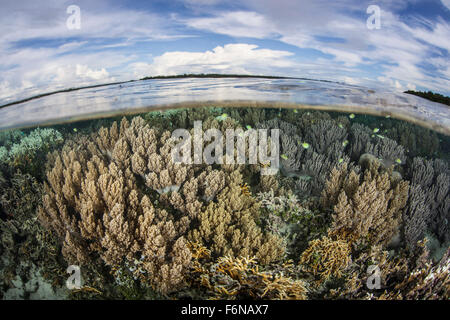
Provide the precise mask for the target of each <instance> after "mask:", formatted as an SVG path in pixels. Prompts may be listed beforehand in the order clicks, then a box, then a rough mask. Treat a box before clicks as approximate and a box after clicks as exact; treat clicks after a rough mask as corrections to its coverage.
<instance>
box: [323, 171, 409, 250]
mask: <svg viewBox="0 0 450 320" xmlns="http://www.w3.org/2000/svg"><path fill="white" fill-rule="evenodd" d="M378 169H379V166H378V165H376V164H374V165H373V166H372V167H371V168H369V169H367V170H366V171H365V172H364V176H363V177H361V175H360V174H357V173H356V172H355V171H353V170H351V171H350V172H348V166H347V163H343V164H342V165H341V166H339V167H336V168H334V169H333V170H332V172H331V175H330V178H329V180H328V181H327V184H326V187H325V190H324V191H323V194H322V199H321V202H322V206H323V207H324V208H330V209H331V208H332V209H333V212H334V214H333V222H332V226H331V229H330V231H329V233H330V235H333V236H336V237H338V238H340V239H346V240H349V241H356V240H358V239H368V240H369V242H370V243H372V244H379V243H382V244H386V243H388V242H389V241H390V240H391V239H392V237H393V236H394V235H395V234H396V233H397V232H398V230H397V229H398V226H399V223H400V220H401V216H402V209H403V208H404V207H405V205H406V201H407V198H408V189H409V183H408V182H406V181H394V182H391V177H390V175H389V173H388V172H384V173H380V172H379V170H378Z"/></svg>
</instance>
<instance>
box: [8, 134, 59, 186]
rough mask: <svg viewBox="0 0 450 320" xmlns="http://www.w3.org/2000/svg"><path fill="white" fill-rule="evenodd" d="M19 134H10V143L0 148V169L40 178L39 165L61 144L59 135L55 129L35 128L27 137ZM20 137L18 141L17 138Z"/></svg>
mask: <svg viewBox="0 0 450 320" xmlns="http://www.w3.org/2000/svg"><path fill="white" fill-rule="evenodd" d="M19 132H20V133H14V134H13V133H11V134H10V135H12V136H13V138H12V139H13V140H12V141H17V142H16V143H13V142H11V141H10V142H9V143H3V144H4V146H0V167H2V166H6V168H3V169H4V170H6V169H7V170H10V171H13V172H14V171H15V170H16V169H19V170H21V171H22V172H26V173H31V174H32V175H34V176H35V177H38V178H41V177H40V176H39V173H40V171H41V167H40V165H41V164H42V163H43V160H44V159H45V155H46V154H47V152H49V151H51V150H52V149H53V148H55V147H57V146H58V145H60V144H61V143H62V142H63V137H62V135H61V133H59V132H58V131H56V130H55V129H50V128H46V129H41V128H37V129H35V130H33V131H31V132H30V133H29V134H28V135H24V134H22V132H21V131H19ZM18 135H19V136H21V138H20V140H18V138H17V136H18Z"/></svg>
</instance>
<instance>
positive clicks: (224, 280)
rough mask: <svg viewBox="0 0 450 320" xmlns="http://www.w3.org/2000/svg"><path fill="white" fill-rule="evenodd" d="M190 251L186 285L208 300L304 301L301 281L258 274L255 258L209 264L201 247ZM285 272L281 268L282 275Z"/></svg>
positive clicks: (268, 274) (279, 273)
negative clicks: (202, 292)
mask: <svg viewBox="0 0 450 320" xmlns="http://www.w3.org/2000/svg"><path fill="white" fill-rule="evenodd" d="M191 250H192V254H193V256H194V257H195V258H194V261H193V263H192V267H191V274H190V281H191V282H192V283H193V284H197V286H200V287H202V288H206V289H207V290H208V292H210V295H212V297H211V298H212V299H249V298H250V299H271V300H274V299H279V300H304V299H306V293H307V290H306V285H305V283H304V282H303V281H302V280H294V279H292V278H289V277H287V276H285V275H283V272H276V271H275V272H274V271H269V270H267V271H264V272H263V271H260V268H259V264H258V262H257V260H256V259H255V258H249V257H237V258H236V257H231V256H225V257H220V258H218V259H217V260H216V261H212V262H209V260H210V257H209V254H208V253H209V252H208V250H207V249H206V248H205V247H202V246H201V245H198V244H195V243H194V245H192V246H191ZM289 268H290V266H285V269H286V270H285V271H289V270H288V269H289ZM287 273H288V272H287Z"/></svg>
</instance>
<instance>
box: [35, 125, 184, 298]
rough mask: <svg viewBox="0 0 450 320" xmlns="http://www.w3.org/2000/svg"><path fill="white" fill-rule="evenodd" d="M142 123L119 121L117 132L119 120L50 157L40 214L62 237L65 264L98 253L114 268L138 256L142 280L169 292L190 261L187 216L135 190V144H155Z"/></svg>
mask: <svg viewBox="0 0 450 320" xmlns="http://www.w3.org/2000/svg"><path fill="white" fill-rule="evenodd" d="M141 125H142V121H139V120H135V121H134V122H132V123H131V125H129V124H128V122H127V121H126V120H124V121H122V125H121V129H120V130H119V129H118V126H117V124H114V125H113V126H112V127H111V128H110V129H104V128H103V129H100V131H99V132H98V133H97V134H95V135H93V136H92V137H91V139H90V140H89V141H88V143H87V144H85V145H83V146H78V147H77V150H76V151H75V150H73V149H72V148H71V147H73V146H74V144H70V143H69V144H68V145H67V146H66V147H64V149H63V150H62V152H61V155H55V154H54V155H53V156H52V157H50V158H51V159H52V161H51V162H52V165H51V167H52V168H51V170H50V171H49V172H48V174H47V183H46V184H45V195H44V198H43V207H42V208H41V209H40V212H39V219H40V221H41V222H42V223H43V224H44V225H45V226H47V227H48V228H50V229H52V230H54V231H56V233H57V234H58V235H59V237H60V239H62V240H63V241H64V242H63V249H62V252H63V254H64V256H65V257H66V259H67V260H68V261H69V262H77V263H82V264H83V263H87V262H88V261H90V259H91V258H93V257H95V256H97V255H98V256H100V257H101V258H102V259H103V261H105V263H107V264H108V265H112V266H115V265H119V264H121V263H122V262H124V260H127V261H128V262H129V263H134V262H135V260H136V259H138V260H140V261H142V262H143V263H142V271H144V272H145V274H146V275H147V280H149V281H150V283H151V284H152V285H154V286H155V287H157V288H158V289H159V290H160V291H161V292H167V291H169V290H173V289H176V288H177V287H179V286H180V285H182V282H183V273H184V272H185V271H186V268H187V267H188V265H189V263H190V252H189V250H188V248H187V244H186V241H185V240H184V237H183V234H185V233H186V231H187V229H188V226H189V223H190V219H189V218H188V217H187V216H178V215H177V218H176V219H175V217H174V216H173V215H172V214H169V213H168V212H166V211H165V210H162V209H157V208H155V207H154V205H153V204H152V202H151V201H150V199H149V198H148V196H147V195H144V194H143V193H142V192H141V191H140V189H139V188H138V186H137V184H138V181H137V178H138V177H139V172H132V170H130V166H129V165H128V164H129V163H130V161H131V158H132V156H131V154H132V152H134V149H138V148H139V144H140V143H142V144H143V145H144V146H145V147H146V148H148V149H147V150H151V146H152V145H157V143H158V141H156V140H157V133H156V132H152V131H151V130H147V129H148V128H147V127H145V126H144V127H142V126H141ZM143 128H144V129H143ZM149 138H151V139H153V141H148V140H146V139H149ZM114 139H115V141H114ZM153 150H155V151H156V149H153ZM131 169H133V168H132V167H131Z"/></svg>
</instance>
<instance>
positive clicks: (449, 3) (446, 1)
mask: <svg viewBox="0 0 450 320" xmlns="http://www.w3.org/2000/svg"><path fill="white" fill-rule="evenodd" d="M441 2H442V4H443V5H444V6H446V7H447V9H448V10H450V0H441Z"/></svg>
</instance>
